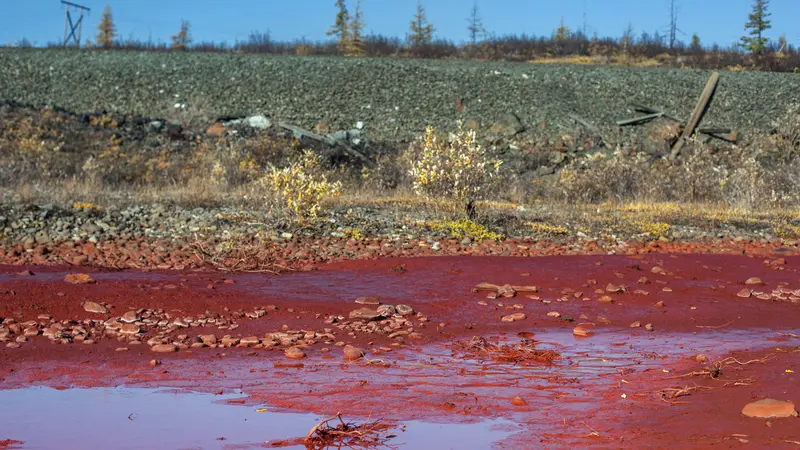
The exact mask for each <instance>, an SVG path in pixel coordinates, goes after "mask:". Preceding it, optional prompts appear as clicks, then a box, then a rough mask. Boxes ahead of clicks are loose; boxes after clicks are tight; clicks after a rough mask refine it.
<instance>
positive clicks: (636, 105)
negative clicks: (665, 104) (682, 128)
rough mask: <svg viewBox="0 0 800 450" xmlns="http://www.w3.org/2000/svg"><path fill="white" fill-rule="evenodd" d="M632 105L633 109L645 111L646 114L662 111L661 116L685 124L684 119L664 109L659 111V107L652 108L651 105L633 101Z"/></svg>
mask: <svg viewBox="0 0 800 450" xmlns="http://www.w3.org/2000/svg"><path fill="white" fill-rule="evenodd" d="M631 106H633V109H634V110H635V111H637V112H642V113H645V114H657V113H661V117H663V118H665V119H669V120H672V121H675V122H678V123H680V124H683V121H682V120H681V119H678V118H677V117H675V116H671V115H669V114H667V113H665V112H664V111H659V110H657V109H654V108H651V107H649V106H645V105H642V104H639V103H631Z"/></svg>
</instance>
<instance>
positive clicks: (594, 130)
mask: <svg viewBox="0 0 800 450" xmlns="http://www.w3.org/2000/svg"><path fill="white" fill-rule="evenodd" d="M568 116H569V117H570V118H571V119H572V120H574V121H575V122H578V123H579V124H581V125H583V127H584V128H586V129H587V130H589V132H591V133H594V134H595V135H596V136H597V137H599V138H600V142H601V143H602V144H603V146H605V147H608V144H606V140H605V139H604V138H603V134H602V133H600V130H599V129H598V128H597V127H596V126H594V125H592V124H591V123H590V122H588V121H586V120H584V119H582V118H580V117H578V116H576V115H575V114H568Z"/></svg>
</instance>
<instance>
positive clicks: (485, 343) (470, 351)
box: [452, 337, 561, 365]
mask: <svg viewBox="0 0 800 450" xmlns="http://www.w3.org/2000/svg"><path fill="white" fill-rule="evenodd" d="M536 344H537V342H536V341H534V340H528V339H523V340H522V341H521V342H520V343H519V344H517V345H506V344H495V343H493V342H490V341H489V340H488V339H486V338H484V337H473V338H472V339H471V340H470V341H469V342H455V343H454V344H453V345H452V348H453V349H454V350H455V351H456V352H457V353H460V354H462V355H463V356H466V357H468V358H473V359H478V360H487V359H488V360H491V361H497V362H501V363H512V364H526V365H527V364H534V363H539V364H542V363H543V364H552V363H553V362H554V361H555V360H556V359H558V358H560V356H561V355H559V354H558V352H556V351H555V350H540V349H537V348H536Z"/></svg>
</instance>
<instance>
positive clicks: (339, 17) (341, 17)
mask: <svg viewBox="0 0 800 450" xmlns="http://www.w3.org/2000/svg"><path fill="white" fill-rule="evenodd" d="M336 8H338V9H339V12H338V13H336V22H334V23H333V26H332V27H331V29H330V30H328V33H327V34H328V36H338V37H339V51H340V52H342V54H346V53H347V51H348V49H349V48H350V29H349V28H350V27H349V26H350V13H349V12H347V2H346V1H345V0H336Z"/></svg>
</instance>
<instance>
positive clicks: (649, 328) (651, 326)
mask: <svg viewBox="0 0 800 450" xmlns="http://www.w3.org/2000/svg"><path fill="white" fill-rule="evenodd" d="M644 329H645V330H647V331H653V330H655V328H653V324H652V323H648V324H647V325H645V326H644Z"/></svg>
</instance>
